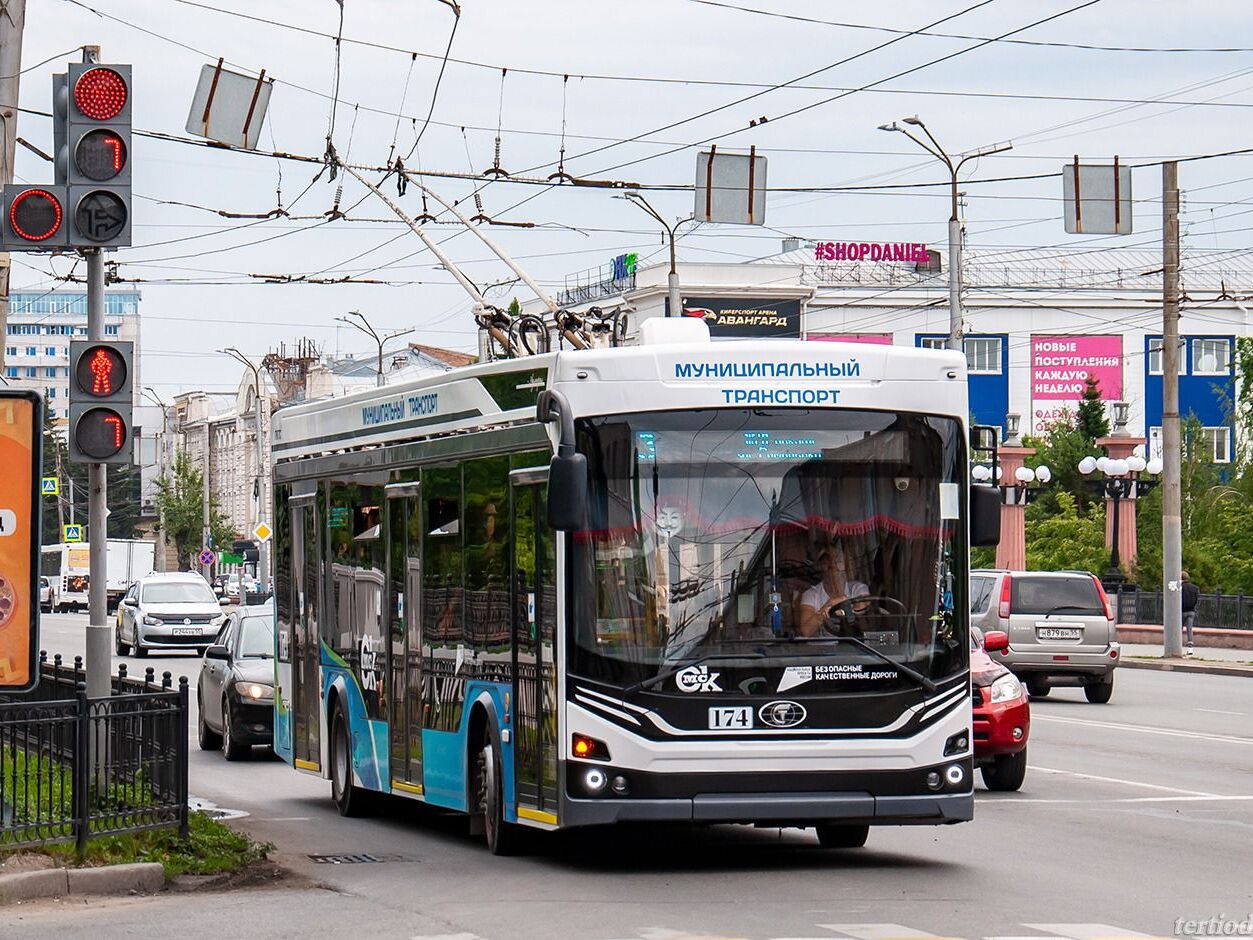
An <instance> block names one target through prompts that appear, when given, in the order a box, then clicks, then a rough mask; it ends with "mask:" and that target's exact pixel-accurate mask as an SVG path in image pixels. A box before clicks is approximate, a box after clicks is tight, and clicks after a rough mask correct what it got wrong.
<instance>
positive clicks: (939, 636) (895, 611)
mask: <svg viewBox="0 0 1253 940" xmlns="http://www.w3.org/2000/svg"><path fill="white" fill-rule="evenodd" d="M578 432H579V449H580V450H581V451H582V452H583V453H585V454H586V455H587V458H588V466H589V475H590V483H591V500H590V503H591V512H590V518H589V524H588V527H587V528H586V529H584V530H581V531H579V532H576V533H575V535H574V540H573V563H572V564H573V568H572V570H573V575H574V590H573V599H574V616H573V617H571V618H570V640H571V644H570V650H571V659H570V665H571V669H572V671H574V672H575V673H578V674H580V675H584V676H587V677H589V678H595V679H600V680H602V681H607V682H612V683H614V684H617V685H621V686H631V687H635V688H638V687H640V686H641V685H643V686H647V687H657V688H663V686H662V684H661V682H659V681H656V680H657V679H658V677H664V676H665V675H666V674H672V673H674V672H675V671H676V669H677V668H678V667H680V666H682V665H683V664H684V663H686V662H691V663H697V662H699V661H701V660H702V659H709V658H712V657H716V661H717V663H718V665H719V668H720V669H722V670H723V671H724V672H727V671H730V673H731V674H732V675H734V670H735V664H736V663H737V662H739V663H740V664H741V665H742V666H743V669H744V670H745V674H746V675H747V674H748V673H754V674H757V673H761V672H762V670H763V668H764V667H765V666H766V665H767V664H768V665H770V666H771V667H773V668H775V669H776V670H777V669H787V668H789V667H790V668H793V669H797V670H802V671H803V670H805V669H808V670H809V672H808V675H810V676H811V677H812V676H814V675H822V676H825V677H827V678H828V679H829V680H831V681H829V682H826V683H824V684H823V685H822V687H821V688H822V690H823V691H828V692H841V691H859V690H866V689H867V687H868V686H867V683H870V685H872V686H873V687H874V688H883V687H885V686H887V687H896V686H899V687H902V688H904V687H916V685H917V679H918V677H919V676H923V677H926V678H927V679H931V680H935V679H940V678H943V677H944V676H947V675H951V674H953V673H954V672H955V671H957V670H958V669H961V668H964V667H965V664H966V656H967V653H966V647H967V645H968V644H967V640H966V636H967V634H966V626H965V617H964V616H958V614H957V612H960V611H964V610H965V594H966V588H965V578H966V572H967V563H966V560H965V556H966V551H967V549H966V535H965V521H964V513H965V509H964V506H965V500H964V497H963V496H962V494H961V486H960V485H959V484H960V483H961V481H962V480H963V478H964V475H965V460H966V456H965V450H964V446H963V439H962V433H961V425H960V423H959V422H958V421H956V420H954V419H951V418H943V417H936V416H928V415H918V414H904V413H890V412H882V411H856V410H834V409H832V410H802V409H794V410H778V411H762V410H736V409H710V410H702V411H681V412H680V411H675V412H660V413H639V414H634V415H613V416H607V417H597V418H588V419H583V420H581V421H579V422H578ZM840 637H852V638H855V639H856V640H859V641H861V642H844V641H841V639H840ZM867 646H869V647H871V648H869V649H868V648H867ZM737 657H738V659H737ZM889 659H890V660H891V661H894V662H896V663H899V664H900V665H902V666H903V667H906V668H904V669H902V670H899V671H897V670H893V669H892V667H891V665H890V662H889ZM902 673H904V674H902ZM797 674H798V675H799V674H803V672H802V673H797ZM911 674H912V675H911ZM649 680H654V681H649ZM859 680H860V681H859ZM768 684H769V685H770V686H771V688H772V689H773V688H777V687H778V684H776V683H775V682H774V681H773V679H772V680H771V681H770V682H769V683H768ZM928 684H929V683H928ZM812 690H813V691H817V690H818V687H817V686H815V687H814V688H813V689H812Z"/></svg>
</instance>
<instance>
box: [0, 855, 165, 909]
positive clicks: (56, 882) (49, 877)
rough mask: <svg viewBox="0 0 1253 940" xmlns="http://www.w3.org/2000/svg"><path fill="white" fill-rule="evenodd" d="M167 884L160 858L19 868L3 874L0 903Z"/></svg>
mask: <svg viewBox="0 0 1253 940" xmlns="http://www.w3.org/2000/svg"><path fill="white" fill-rule="evenodd" d="M164 886H165V869H164V868H162V867H161V865H160V864H159V863H158V862H139V863H136V864H133V865H106V866H105V867H103V868H51V869H45V870H43V871H19V872H14V873H13V874H11V875H0V906H3V905H5V904H14V903H17V902H20V901H34V900H39V899H42V898H60V897H65V896H66V895H88V894H96V895H101V894H112V895H119V894H120V895H126V894H155V893H156V892H158V891H160V890H161V889H162V888H163V887H164Z"/></svg>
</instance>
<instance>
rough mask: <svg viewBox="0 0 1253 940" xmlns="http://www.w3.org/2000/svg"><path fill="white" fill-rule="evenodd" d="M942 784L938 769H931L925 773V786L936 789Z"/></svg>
mask: <svg viewBox="0 0 1253 940" xmlns="http://www.w3.org/2000/svg"><path fill="white" fill-rule="evenodd" d="M942 785H943V781H942V780H941V779H940V772H939V771H938V770H933V771H931V773H929V774H927V786H928V787H930V788H931V789H932V790H938V789H940V787H941V786H942Z"/></svg>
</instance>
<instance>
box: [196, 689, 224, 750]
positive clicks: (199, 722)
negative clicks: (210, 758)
mask: <svg viewBox="0 0 1253 940" xmlns="http://www.w3.org/2000/svg"><path fill="white" fill-rule="evenodd" d="M196 704H197V705H198V706H199V707H198V708H197V709H196V737H197V739H198V740H199V742H200V750H202V751H217V750H221V748H222V736H221V735H220V734H218V733H217V732H216V731H213V730H212V729H211V728H210V727H209V726H208V725H207V724H205V720H204V697H203V696H201V695H200V693H199V692H197V693H196Z"/></svg>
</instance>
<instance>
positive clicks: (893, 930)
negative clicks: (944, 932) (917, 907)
mask: <svg viewBox="0 0 1253 940" xmlns="http://www.w3.org/2000/svg"><path fill="white" fill-rule="evenodd" d="M817 926H819V927H822V928H823V929H825V930H834V931H835V932H836V933H842V934H845V935H846V936H849V937H853V938H855V940H961V938H960V937H939V936H937V935H936V934H933V933H927V932H925V931H922V930H914V929H913V928H912V927H902V926H901V925H900V924H818V925H817Z"/></svg>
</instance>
